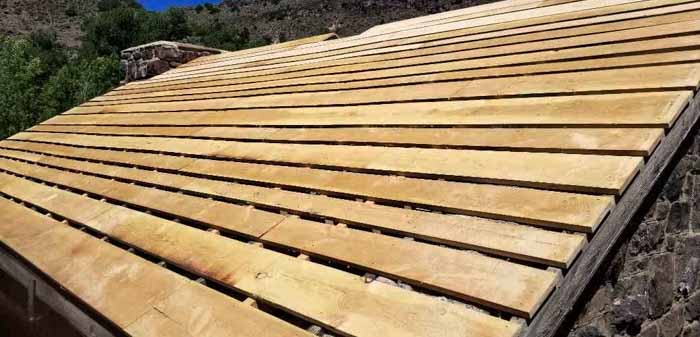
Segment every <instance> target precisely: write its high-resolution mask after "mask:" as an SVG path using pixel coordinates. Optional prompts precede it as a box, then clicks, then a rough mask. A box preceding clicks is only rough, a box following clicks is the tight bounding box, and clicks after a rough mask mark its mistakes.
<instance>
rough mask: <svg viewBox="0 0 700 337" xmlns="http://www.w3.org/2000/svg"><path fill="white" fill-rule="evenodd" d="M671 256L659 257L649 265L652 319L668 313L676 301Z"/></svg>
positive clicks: (653, 259)
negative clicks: (674, 300)
mask: <svg viewBox="0 0 700 337" xmlns="http://www.w3.org/2000/svg"><path fill="white" fill-rule="evenodd" d="M673 258H674V257H673V255H671V254H664V255H658V256H655V257H654V258H652V259H651V261H650V263H649V274H650V284H649V306H650V308H649V309H650V314H651V317H652V318H658V317H661V315H663V314H664V313H665V312H667V311H668V310H669V309H670V308H671V305H672V304H673V299H674V288H675V287H674V283H673V275H674V270H675V268H674V259H673Z"/></svg>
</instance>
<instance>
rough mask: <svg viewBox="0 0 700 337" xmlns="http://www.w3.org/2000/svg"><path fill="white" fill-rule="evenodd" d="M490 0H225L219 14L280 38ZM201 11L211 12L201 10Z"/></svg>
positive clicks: (349, 31) (256, 33)
mask: <svg viewBox="0 0 700 337" xmlns="http://www.w3.org/2000/svg"><path fill="white" fill-rule="evenodd" d="M487 2H492V1H488V0H486V1H485V0H224V1H223V2H222V3H221V4H220V5H219V7H220V8H221V9H222V10H221V12H220V13H218V15H221V16H223V17H225V18H226V21H227V22H231V23H238V24H241V25H243V26H245V27H249V28H248V29H249V30H250V32H251V38H254V39H255V38H263V39H266V40H272V41H280V40H292V39H297V38H300V37H305V36H310V35H316V34H321V33H326V32H329V31H330V32H336V33H338V34H339V35H340V36H349V35H355V34H359V33H361V32H363V31H365V30H367V29H369V28H371V27H373V26H375V25H379V24H382V23H387V22H393V21H397V20H402V19H407V18H412V17H417V16H423V15H428V14H433V13H438V12H443V11H448V10H453V9H459V8H464V7H467V6H472V5H476V4H483V3H487ZM200 15H207V14H201V13H200Z"/></svg>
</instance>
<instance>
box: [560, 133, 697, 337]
mask: <svg viewBox="0 0 700 337" xmlns="http://www.w3.org/2000/svg"><path fill="white" fill-rule="evenodd" d="M691 135H692V136H691V137H690V139H688V140H686V142H685V143H686V144H685V145H684V146H683V147H682V148H681V149H680V151H679V154H678V155H677V156H676V158H675V159H674V161H673V163H672V164H671V165H672V169H671V170H670V171H669V173H667V174H666V176H665V177H664V178H663V179H661V182H660V183H659V184H657V186H655V187H654V189H653V191H652V193H651V194H650V196H649V198H648V200H647V202H646V205H645V206H644V207H643V209H642V212H640V214H639V215H638V216H637V217H636V219H635V220H634V221H633V222H632V223H631V224H630V226H629V228H628V229H627V232H626V234H625V235H624V237H623V239H622V240H621V242H619V243H618V246H617V248H616V249H614V251H613V252H612V253H611V256H610V257H608V259H607V263H605V264H604V265H603V268H602V270H600V271H599V273H598V275H597V276H596V277H595V279H594V281H593V282H592V283H591V284H590V285H589V287H588V289H587V291H586V292H585V294H584V295H583V297H582V298H581V299H580V300H579V302H580V303H579V305H578V307H577V308H575V309H574V311H573V313H572V315H571V317H570V319H569V322H567V323H566V324H565V325H564V326H563V327H562V329H561V330H560V334H559V335H560V336H570V337H612V336H640V337H700V135H699V134H698V131H697V129H696V130H695V131H693V133H692V134H691Z"/></svg>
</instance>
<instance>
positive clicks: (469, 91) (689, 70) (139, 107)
mask: <svg viewBox="0 0 700 337" xmlns="http://www.w3.org/2000/svg"><path fill="white" fill-rule="evenodd" d="M699 82H700V68H699V67H698V63H688V64H679V65H665V66H656V67H642V68H625V69H613V70H596V71H586V72H575V73H561V74H545V75H538V76H522V77H511V78H490V79H480V80H472V81H464V82H462V81H457V82H444V83H429V84H414V85H403V86H395V87H386V88H370V89H356V90H339V91H327V92H310V93H293V94H275V95H263V96H252V97H235V98H216V99H206V95H197V96H195V97H194V100H188V101H172V102H157V103H134V104H116V105H104V106H79V107H75V108H73V109H71V110H69V111H67V112H66V113H65V114H87V113H126V112H148V111H176V110H205V109H206V110H214V109H222V108H224V109H225V108H230V107H236V108H239V109H240V108H259V107H266V108H268V107H269V108H271V107H289V106H307V107H308V106H324V105H350V104H352V105H355V104H376V103H391V102H409V101H420V100H459V99H470V101H469V102H466V103H464V105H463V106H468V104H470V103H471V104H483V101H481V100H478V99H479V98H491V97H502V96H522V95H565V94H582V93H600V92H609V91H613V92H614V91H640V90H671V89H673V90H679V91H682V90H695V89H696V88H697V86H698V83H699ZM541 99H542V100H546V99H545V98H541Z"/></svg>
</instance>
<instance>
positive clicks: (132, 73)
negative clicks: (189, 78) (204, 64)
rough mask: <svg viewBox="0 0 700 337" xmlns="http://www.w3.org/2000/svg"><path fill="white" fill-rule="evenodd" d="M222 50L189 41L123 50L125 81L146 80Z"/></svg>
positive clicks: (158, 43)
mask: <svg viewBox="0 0 700 337" xmlns="http://www.w3.org/2000/svg"><path fill="white" fill-rule="evenodd" d="M219 53H221V50H218V49H212V48H207V47H202V46H196V45H192V44H187V43H178V42H168V41H158V42H153V43H149V44H145V45H141V46H136V47H131V48H129V49H125V50H123V51H122V52H121V68H122V72H123V73H124V74H125V79H124V81H125V82H131V81H138V80H144V79H147V78H150V77H153V76H156V75H159V74H162V73H164V72H166V71H168V70H170V69H172V68H176V67H178V66H180V65H181V64H184V63H187V62H189V61H192V60H194V59H196V58H198V57H202V56H207V55H211V54H219Z"/></svg>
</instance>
